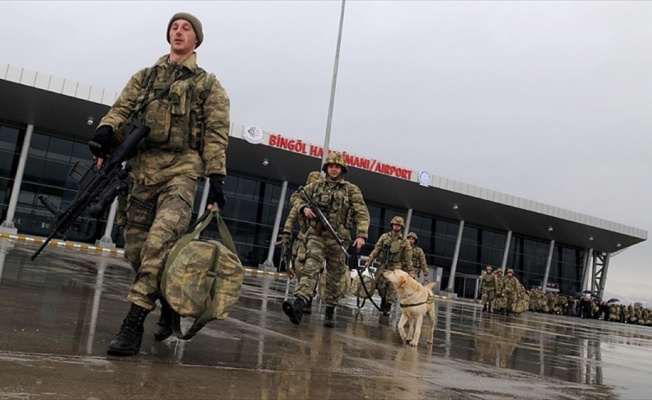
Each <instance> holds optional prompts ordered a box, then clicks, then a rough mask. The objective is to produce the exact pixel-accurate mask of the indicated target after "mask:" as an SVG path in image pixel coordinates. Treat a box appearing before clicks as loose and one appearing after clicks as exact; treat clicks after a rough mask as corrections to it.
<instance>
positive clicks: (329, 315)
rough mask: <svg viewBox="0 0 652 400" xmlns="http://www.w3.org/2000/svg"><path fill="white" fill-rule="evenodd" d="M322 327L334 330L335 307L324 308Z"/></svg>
mask: <svg viewBox="0 0 652 400" xmlns="http://www.w3.org/2000/svg"><path fill="white" fill-rule="evenodd" d="M324 326H325V327H328V328H335V307H333V306H327V307H326V314H325V315H324Z"/></svg>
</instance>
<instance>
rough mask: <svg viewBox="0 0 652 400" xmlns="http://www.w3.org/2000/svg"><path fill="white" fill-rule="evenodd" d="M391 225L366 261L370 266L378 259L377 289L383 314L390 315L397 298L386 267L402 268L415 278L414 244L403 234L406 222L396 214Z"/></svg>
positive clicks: (392, 268)
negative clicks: (384, 272) (386, 276)
mask: <svg viewBox="0 0 652 400" xmlns="http://www.w3.org/2000/svg"><path fill="white" fill-rule="evenodd" d="M389 225H390V226H391V228H392V230H391V231H389V232H385V233H383V234H382V235H381V236H380V238H379V239H378V242H377V243H376V246H375V247H374V249H373V251H372V252H371V254H370V255H369V259H367V261H366V262H365V267H366V268H369V266H370V265H371V264H372V263H373V262H374V260H376V259H378V263H379V267H378V269H376V289H378V294H379V295H380V300H381V301H380V310H381V311H382V313H383V315H389V312H390V311H391V309H392V304H393V303H394V302H395V301H396V300H397V297H398V295H397V294H396V288H395V287H394V284H392V283H391V282H389V281H388V280H387V279H385V277H384V276H383V271H384V270H385V269H389V270H394V269H402V270H403V271H405V272H407V273H408V274H410V276H411V277H413V278H414V269H413V268H412V246H410V242H408V240H407V239H405V238H404V237H403V235H402V232H403V228H404V227H405V223H404V222H403V218H402V217H399V216H395V217H394V218H392V220H391V221H390V223H389Z"/></svg>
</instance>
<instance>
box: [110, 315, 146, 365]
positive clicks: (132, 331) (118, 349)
mask: <svg viewBox="0 0 652 400" xmlns="http://www.w3.org/2000/svg"><path fill="white" fill-rule="evenodd" d="M147 314H149V311H148V310H146V309H144V308H143V307H141V306H137V305H135V304H132V305H131V309H129V313H128V314H127V316H126V317H125V319H124V321H122V326H121V327H120V331H119V332H118V334H117V335H115V336H114V337H113V339H111V342H110V343H109V349H108V350H107V353H108V354H109V355H111V356H132V355H134V354H137V353H138V351H139V350H140V343H141V342H142V340H143V322H145V317H147Z"/></svg>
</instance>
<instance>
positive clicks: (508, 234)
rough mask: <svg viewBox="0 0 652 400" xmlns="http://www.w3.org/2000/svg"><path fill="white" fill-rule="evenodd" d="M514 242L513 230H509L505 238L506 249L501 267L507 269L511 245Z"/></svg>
mask: <svg viewBox="0 0 652 400" xmlns="http://www.w3.org/2000/svg"><path fill="white" fill-rule="evenodd" d="M511 244H512V231H507V239H506V240H505V249H504V250H503V262H501V263H500V268H502V269H503V272H504V271H505V268H507V259H508V258H509V246H510V245H511Z"/></svg>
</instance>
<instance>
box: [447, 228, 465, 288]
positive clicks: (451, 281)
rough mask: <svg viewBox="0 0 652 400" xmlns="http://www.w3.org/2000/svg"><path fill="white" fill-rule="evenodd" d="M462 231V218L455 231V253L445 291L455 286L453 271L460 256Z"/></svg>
mask: <svg viewBox="0 0 652 400" xmlns="http://www.w3.org/2000/svg"><path fill="white" fill-rule="evenodd" d="M462 233H464V220H461V221H460V227H459V229H458V231H457V240H456V241H455V253H453V263H452V265H451V273H450V275H449V278H448V287H447V288H446V291H447V292H448V293H452V292H453V288H454V287H455V272H456V270H457V259H458V258H459V256H460V246H461V245H462Z"/></svg>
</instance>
